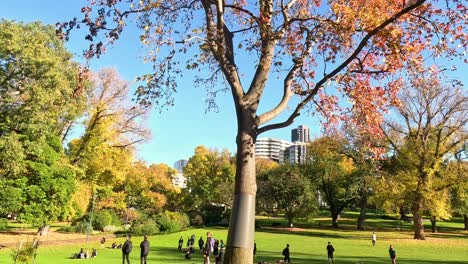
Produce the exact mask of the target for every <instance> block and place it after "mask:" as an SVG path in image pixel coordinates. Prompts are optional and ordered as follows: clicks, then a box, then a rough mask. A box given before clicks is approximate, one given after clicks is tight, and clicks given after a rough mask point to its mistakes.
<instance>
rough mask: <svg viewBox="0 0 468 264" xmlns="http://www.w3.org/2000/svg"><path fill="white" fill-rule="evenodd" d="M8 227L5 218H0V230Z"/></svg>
mask: <svg viewBox="0 0 468 264" xmlns="http://www.w3.org/2000/svg"><path fill="white" fill-rule="evenodd" d="M7 227H8V220H7V219H5V218H0V230H6V229H7Z"/></svg>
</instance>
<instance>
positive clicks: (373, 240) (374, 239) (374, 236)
mask: <svg viewBox="0 0 468 264" xmlns="http://www.w3.org/2000/svg"><path fill="white" fill-rule="evenodd" d="M376 242H377V235H376V234H375V232H372V246H375V243H376Z"/></svg>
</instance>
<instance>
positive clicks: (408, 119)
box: [384, 69, 468, 239]
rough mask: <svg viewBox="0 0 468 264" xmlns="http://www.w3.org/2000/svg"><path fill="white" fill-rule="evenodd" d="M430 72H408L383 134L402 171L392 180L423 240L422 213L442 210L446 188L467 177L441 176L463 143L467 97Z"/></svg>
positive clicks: (415, 231)
mask: <svg viewBox="0 0 468 264" xmlns="http://www.w3.org/2000/svg"><path fill="white" fill-rule="evenodd" d="M434 70H435V69H432V70H430V71H427V72H425V73H424V72H420V71H414V72H413V73H411V76H410V77H411V81H410V83H408V84H407V85H406V86H405V87H404V88H403V89H402V90H401V93H400V94H399V98H400V100H401V102H402V103H401V105H400V106H399V107H397V108H396V109H395V118H394V120H388V121H387V122H386V128H385V130H384V132H385V135H386V138H387V140H388V141H389V144H390V146H391V150H392V151H393V152H394V154H395V156H394V158H395V161H396V162H397V163H398V164H399V168H401V170H400V172H399V173H398V178H396V179H395V181H399V183H400V185H404V186H405V188H404V189H405V190H406V191H405V196H409V197H407V198H409V199H410V201H411V212H412V213H413V222H414V238H415V239H425V236H424V224H423V215H424V213H425V211H429V212H431V213H432V214H434V213H435V212H437V211H439V212H443V211H444V210H440V208H444V207H446V204H447V203H448V201H449V199H448V194H447V189H448V188H449V187H451V186H453V185H455V184H456V183H457V182H459V181H466V179H467V178H466V177H467V175H466V174H465V175H456V177H451V175H452V174H447V173H444V164H446V163H447V160H448V159H450V157H454V155H455V153H456V151H458V149H459V148H460V146H461V145H462V144H464V143H465V141H466V139H467V136H468V134H467V131H466V124H467V121H468V112H467V111H468V97H467V96H466V93H465V92H464V91H463V90H462V89H461V87H460V86H459V84H458V83H457V82H455V83H447V84H445V83H443V82H442V81H441V79H440V78H439V77H437V74H436V72H434ZM402 175H405V176H404V177H401V176H402ZM395 176H396V175H395ZM402 180H404V181H402ZM443 201H445V202H443ZM441 202H443V204H441ZM437 208H439V210H437Z"/></svg>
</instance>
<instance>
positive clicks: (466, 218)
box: [463, 215, 468, 231]
mask: <svg viewBox="0 0 468 264" xmlns="http://www.w3.org/2000/svg"><path fill="white" fill-rule="evenodd" d="M463 222H464V223H465V231H468V215H464V216H463Z"/></svg>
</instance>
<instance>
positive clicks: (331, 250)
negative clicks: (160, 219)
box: [254, 232, 396, 264]
mask: <svg viewBox="0 0 468 264" xmlns="http://www.w3.org/2000/svg"><path fill="white" fill-rule="evenodd" d="M376 243H377V235H376V234H375V232H372V246H375V244H376ZM326 250H327V257H328V263H332V264H335V261H334V260H333V253H334V252H335V248H334V247H333V245H332V244H331V242H328V244H327V247H326ZM256 251H257V244H256V243H254V258H255V255H256ZM388 253H389V256H390V260H391V261H392V264H396V251H395V249H394V248H393V246H392V245H390V248H389V249H388ZM281 254H282V255H283V256H284V259H283V260H279V261H277V263H291V258H290V253H289V244H287V245H286V247H285V248H284V249H283V252H282V253H281ZM263 263H265V264H266V262H264V261H260V262H259V264H263Z"/></svg>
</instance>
